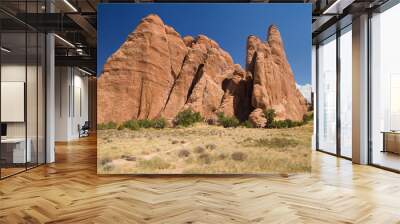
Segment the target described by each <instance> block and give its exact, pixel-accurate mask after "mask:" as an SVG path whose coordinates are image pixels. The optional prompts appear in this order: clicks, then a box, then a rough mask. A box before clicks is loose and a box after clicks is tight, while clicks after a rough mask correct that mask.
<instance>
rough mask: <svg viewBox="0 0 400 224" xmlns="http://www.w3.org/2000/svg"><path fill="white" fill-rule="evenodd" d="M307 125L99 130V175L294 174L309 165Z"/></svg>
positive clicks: (309, 144)
mask: <svg viewBox="0 0 400 224" xmlns="http://www.w3.org/2000/svg"><path fill="white" fill-rule="evenodd" d="M311 135H312V124H307V125H305V126H301V127H296V128H290V129H255V128H244V127H238V128H223V127H219V126H210V125H206V124H196V125H195V126H193V127H188V128H166V129H162V130H156V129H140V130H137V131H134V130H129V129H124V130H116V129H111V130H100V131H98V135H97V136H98V161H99V166H98V172H99V173H102V174H121V173H125V174H150V173H163V174H175V173H177V174H180V173H182V174H185V173H195V174H203V173H207V174H216V173H245V174H249V173H299V172H308V171H310V169H311V165H310V163H311V161H310V160H311Z"/></svg>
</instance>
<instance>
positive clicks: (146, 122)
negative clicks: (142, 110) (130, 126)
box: [137, 119, 154, 128]
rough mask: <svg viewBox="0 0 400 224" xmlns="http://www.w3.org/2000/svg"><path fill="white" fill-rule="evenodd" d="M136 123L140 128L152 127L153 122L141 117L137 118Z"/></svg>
mask: <svg viewBox="0 0 400 224" xmlns="http://www.w3.org/2000/svg"><path fill="white" fill-rule="evenodd" d="M137 123H138V124H139V127H141V128H152V127H153V123H154V122H153V121H152V120H149V119H142V120H138V121H137Z"/></svg>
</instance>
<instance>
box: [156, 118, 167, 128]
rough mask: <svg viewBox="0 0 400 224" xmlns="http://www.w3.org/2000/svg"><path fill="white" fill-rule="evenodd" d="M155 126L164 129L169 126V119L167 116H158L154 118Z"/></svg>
mask: <svg viewBox="0 0 400 224" xmlns="http://www.w3.org/2000/svg"><path fill="white" fill-rule="evenodd" d="M152 126H153V128H157V129H163V128H165V127H166V126H167V120H165V118H162V117H161V118H157V119H154V120H153V124H152Z"/></svg>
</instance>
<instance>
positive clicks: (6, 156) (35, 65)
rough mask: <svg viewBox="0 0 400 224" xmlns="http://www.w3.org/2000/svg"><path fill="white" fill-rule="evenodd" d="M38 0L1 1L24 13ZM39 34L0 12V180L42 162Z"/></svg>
mask: <svg viewBox="0 0 400 224" xmlns="http://www.w3.org/2000/svg"><path fill="white" fill-rule="evenodd" d="M43 5H44V1H30V2H27V1H19V2H18V4H15V1H14V2H8V3H6V2H1V3H0V6H7V7H8V8H9V9H15V10H16V12H17V13H20V16H21V15H22V16H23V13H24V12H29V13H37V12H42V11H43ZM45 44H46V39H45V35H44V34H43V33H41V32H40V31H38V30H36V29H35V28H33V27H31V26H29V25H28V24H25V23H24V22H21V21H20V20H17V19H15V18H13V17H12V16H11V14H10V15H8V14H7V15H6V14H4V13H2V12H0V47H1V57H0V72H1V73H0V82H1V85H0V90H1V91H0V92H1V97H0V102H1V104H0V112H1V113H0V114H1V115H0V121H1V122H0V123H1V144H0V178H1V179H2V178H5V177H8V176H11V175H13V174H16V173H19V172H22V171H25V170H27V169H29V168H33V167H36V166H37V165H39V164H43V163H45V93H46V90H45V80H46V79H45V59H46V52H45Z"/></svg>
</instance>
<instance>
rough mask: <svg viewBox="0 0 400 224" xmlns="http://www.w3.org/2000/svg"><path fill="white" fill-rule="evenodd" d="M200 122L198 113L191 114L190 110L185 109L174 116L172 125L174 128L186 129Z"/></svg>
mask: <svg viewBox="0 0 400 224" xmlns="http://www.w3.org/2000/svg"><path fill="white" fill-rule="evenodd" d="M200 121H202V118H201V115H200V113H199V112H193V111H192V110H191V109H186V110H183V111H181V112H179V113H178V115H176V117H175V119H174V124H175V125H176V126H183V127H188V126H191V125H193V124H194V123H197V122H200Z"/></svg>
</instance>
